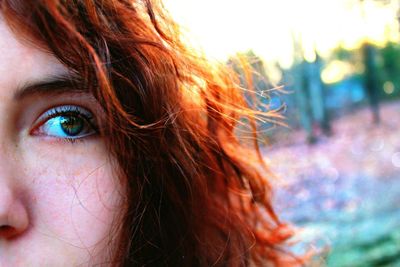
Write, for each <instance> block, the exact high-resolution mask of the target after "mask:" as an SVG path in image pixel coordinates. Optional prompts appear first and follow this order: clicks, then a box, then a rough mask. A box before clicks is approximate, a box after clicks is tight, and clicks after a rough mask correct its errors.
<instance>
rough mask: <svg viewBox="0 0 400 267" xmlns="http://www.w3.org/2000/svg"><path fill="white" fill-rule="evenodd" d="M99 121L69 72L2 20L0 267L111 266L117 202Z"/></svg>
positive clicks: (98, 109) (118, 195)
mask: <svg viewBox="0 0 400 267" xmlns="http://www.w3.org/2000/svg"><path fill="white" fill-rule="evenodd" d="M101 118H102V109H101V107H100V106H99V104H98V103H97V102H96V100H95V98H94V97H93V96H91V95H90V94H89V93H87V92H84V91H79V88H70V85H69V84H68V70H67V69H66V68H65V67H64V66H63V65H62V64H61V63H60V62H59V61H58V60H57V59H56V58H55V57H54V56H52V55H51V54H50V53H47V52H45V51H44V50H40V49H38V48H37V47H35V46H33V45H30V44H29V42H25V41H23V39H21V38H20V37H19V36H18V37H17V36H16V35H15V34H14V33H13V32H12V31H11V30H10V28H9V27H8V25H7V24H6V22H5V21H4V19H3V18H2V17H1V16H0V266H78V265H79V266H87V265H90V266H91V265H96V264H100V263H104V262H107V261H108V260H110V257H112V253H113V251H112V249H111V248H112V247H114V246H112V242H114V240H112V238H111V237H113V238H116V234H115V231H116V227H115V225H118V224H117V222H116V221H117V220H118V219H119V215H120V214H119V213H120V212H121V209H120V208H121V206H120V205H121V199H122V198H121V188H120V185H119V183H118V179H117V178H116V177H115V174H114V171H113V168H112V164H111V162H110V156H109V153H108V152H107V150H106V146H105V144H104V142H103V140H102V138H101V137H100V135H99V128H100V127H101ZM100 265H101V264H100Z"/></svg>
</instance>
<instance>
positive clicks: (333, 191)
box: [165, 0, 400, 266]
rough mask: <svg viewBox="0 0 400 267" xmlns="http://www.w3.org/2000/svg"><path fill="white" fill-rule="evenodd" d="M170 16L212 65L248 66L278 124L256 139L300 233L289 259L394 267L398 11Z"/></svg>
mask: <svg viewBox="0 0 400 267" xmlns="http://www.w3.org/2000/svg"><path fill="white" fill-rule="evenodd" d="M165 5H166V7H167V9H169V10H170V12H171V14H172V16H173V17H174V18H175V19H176V20H177V21H178V22H179V23H180V24H181V25H183V27H184V30H185V33H186V35H187V37H188V42H190V43H192V44H193V45H196V46H198V47H201V49H202V50H203V51H204V53H205V54H206V55H208V56H209V57H210V58H213V59H215V60H218V61H219V62H223V63H224V64H227V65H230V66H233V68H234V69H235V70H236V71H237V72H238V73H239V74H240V75H244V74H243V69H242V68H241V66H240V64H238V63H237V62H239V61H240V59H241V58H242V59H243V58H245V59H246V60H247V61H248V62H250V65H251V67H252V69H253V71H254V74H253V76H254V77H253V80H254V81H255V86H256V90H257V96H258V97H259V101H260V102H262V103H264V104H266V105H267V106H268V108H271V109H280V110H281V112H282V114H284V116H285V123H286V124H287V126H286V127H284V126H279V125H276V124H273V123H262V124H261V125H260V127H261V129H262V131H261V132H260V139H261V141H263V142H264V144H265V146H264V147H263V153H264V155H265V157H266V159H267V161H268V163H269V164H270V166H271V168H272V170H273V171H274V172H275V173H276V174H277V176H278V178H279V179H277V180H276V182H275V183H276V184H277V185H278V188H277V191H276V195H275V204H276V207H277V211H278V213H279V214H280V215H281V217H282V218H283V219H284V220H288V221H290V222H293V223H294V224H295V225H296V226H297V227H299V234H298V235H297V237H296V238H295V240H293V241H294V246H293V248H292V249H293V251H294V252H296V253H302V252H304V251H307V250H310V249H315V250H316V251H318V254H317V256H316V257H315V259H314V263H315V266H400V136H399V135H400V34H399V20H398V19H399V18H398V16H399V6H400V1H399V0H396V1H394V0H302V1H296V0H279V1H277V0H246V1H243V0H237V1H236V0H202V1H198V0H197V1H195V0H185V1H179V0H165ZM243 83H244V82H243ZM243 86H244V87H245V86H246V84H243ZM282 86H283V87H282ZM274 87H278V88H281V89H280V90H271V89H272V88H274ZM282 88H283V89H282ZM296 241H298V242H296ZM311 265H313V264H311Z"/></svg>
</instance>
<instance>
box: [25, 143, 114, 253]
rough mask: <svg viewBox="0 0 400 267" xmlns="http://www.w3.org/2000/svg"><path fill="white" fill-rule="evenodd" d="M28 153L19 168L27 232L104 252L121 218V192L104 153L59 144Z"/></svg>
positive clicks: (96, 147) (85, 146)
mask: <svg viewBox="0 0 400 267" xmlns="http://www.w3.org/2000/svg"><path fill="white" fill-rule="evenodd" d="M96 143H97V142H96ZM56 148H58V149H56ZM31 152H32V155H34V156H32V157H30V156H29V155H27V158H26V165H25V166H27V169H26V175H27V176H29V177H30V178H31V181H32V184H31V186H30V188H29V194H28V195H29V198H30V200H31V207H30V211H31V217H32V218H31V219H32V224H33V230H36V231H37V232H40V233H42V234H46V235H50V236H53V237H55V238H56V239H58V240H63V241H65V243H67V244H69V245H71V246H77V247H80V248H93V247H102V246H104V245H105V244H106V243H107V242H108V241H109V238H108V237H110V236H112V231H113V230H114V229H115V226H116V225H118V224H119V220H120V218H119V215H120V214H121V212H122V194H121V187H120V185H119V181H118V179H116V177H115V172H114V171H113V167H112V164H111V163H110V162H109V160H108V159H107V157H106V156H105V155H107V154H106V153H105V151H104V149H99V147H98V146H95V145H93V146H92V145H91V144H90V143H89V144H85V145H83V144H82V145H79V146H75V144H73V145H71V144H64V145H62V146H60V147H57V146H49V147H46V146H41V149H40V151H35V150H34V149H32V150H31Z"/></svg>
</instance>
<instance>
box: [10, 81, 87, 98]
mask: <svg viewBox="0 0 400 267" xmlns="http://www.w3.org/2000/svg"><path fill="white" fill-rule="evenodd" d="M65 93H79V94H82V93H89V90H88V89H87V88H86V87H85V86H83V83H82V80H81V79H79V78H78V77H74V76H55V77H51V78H47V79H44V80H40V81H31V82H27V83H25V84H24V85H23V86H21V87H19V88H17V90H16V91H15V93H14V96H13V98H14V100H22V99H24V98H26V97H29V96H33V95H39V96H48V95H60V94H65Z"/></svg>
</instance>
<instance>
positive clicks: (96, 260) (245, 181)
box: [0, 0, 293, 266]
mask: <svg viewBox="0 0 400 267" xmlns="http://www.w3.org/2000/svg"><path fill="white" fill-rule="evenodd" d="M0 14H1V16H0V74H1V75H0V99H1V101H0V111H1V112H0V114H1V115H0V116H1V119H0V121H1V124H0V125H1V126H0V140H1V150H0V151H1V153H0V157H1V160H0V168H1V171H0V175H1V177H0V188H1V190H0V240H1V242H0V266H249V265H257V266H258V265H262V266H269V265H279V266H282V265H288V264H289V261H288V260H290V258H289V259H288V256H287V254H286V253H284V252H283V250H282V247H281V246H282V243H283V241H284V240H285V239H286V238H287V237H288V236H289V235H290V234H288V231H287V230H286V229H285V227H284V225H282V224H281V223H280V221H279V220H278V218H277V216H276V215H275V213H274V211H273V209H272V207H271V202H270V187H269V185H268V181H267V179H266V177H264V175H265V174H266V173H267V172H266V170H262V169H261V167H262V166H263V164H262V160H261V156H260V154H259V152H258V150H257V143H256V141H254V147H253V148H246V147H245V146H244V145H242V144H240V143H239V141H238V140H237V139H236V137H235V135H234V130H235V128H236V126H237V124H238V123H241V124H243V125H245V122H246V121H247V122H249V124H250V126H251V127H252V128H251V129H252V130H251V131H252V133H253V135H254V136H253V137H254V140H256V129H255V128H254V125H255V120H256V119H257V118H261V117H265V118H267V119H268V118H269V116H270V115H271V114H263V113H259V112H257V111H254V110H252V109H251V108H250V107H248V106H247V104H246V101H245V100H244V98H243V90H241V89H240V88H239V86H238V85H236V83H235V79H234V78H233V75H232V73H230V72H228V71H224V70H222V69H219V70H217V69H216V68H214V67H212V66H211V65H208V64H207V62H206V61H205V60H202V59H201V58H200V57H196V56H195V55H194V54H193V53H192V52H191V51H190V50H189V49H187V48H186V47H185V46H184V45H183V43H182V42H181V41H180V35H179V31H178V27H177V26H176V25H175V24H174V23H173V22H172V21H171V20H170V19H169V18H168V17H167V16H166V13H165V12H164V11H163V9H162V7H161V5H160V3H158V2H156V1H150V0H135V1H134V0H132V1H129V0H118V1H116V0H108V1H94V0H85V1H84V0H76V1H59V0H41V1H20V0H0ZM243 118H244V119H243ZM292 263H293V262H292Z"/></svg>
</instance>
